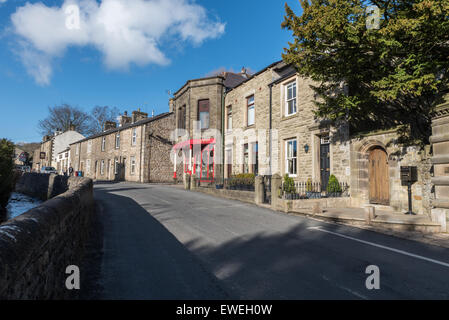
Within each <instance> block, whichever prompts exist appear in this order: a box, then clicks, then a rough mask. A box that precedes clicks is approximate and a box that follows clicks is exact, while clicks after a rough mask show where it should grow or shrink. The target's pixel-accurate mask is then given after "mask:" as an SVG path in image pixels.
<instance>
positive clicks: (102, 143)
mask: <svg viewBox="0 0 449 320" xmlns="http://www.w3.org/2000/svg"><path fill="white" fill-rule="evenodd" d="M105 149H106V137H103V138H102V139H101V151H104V150H105Z"/></svg>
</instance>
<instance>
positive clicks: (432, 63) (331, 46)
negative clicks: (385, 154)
mask: <svg viewBox="0 0 449 320" xmlns="http://www.w3.org/2000/svg"><path fill="white" fill-rule="evenodd" d="M300 4H301V6H302V14H301V15H300V16H296V15H295V13H294V12H293V10H292V9H291V8H290V7H289V6H288V5H286V16H285V21H284V22H283V24H282V27H283V28H286V29H288V30H291V31H292V32H293V37H294V39H293V40H294V41H292V42H291V43H289V47H288V48H286V49H285V54H284V55H283V58H284V61H286V62H287V63H292V64H294V65H295V66H296V68H297V70H298V72H299V74H301V75H303V76H306V77H310V78H311V79H313V80H315V81H316V85H315V86H313V89H314V90H315V92H316V94H317V96H318V97H320V98H321V99H318V101H319V102H317V103H316V104H317V112H316V114H317V116H318V117H321V118H325V119H330V120H333V121H336V122H338V121H339V120H345V121H349V124H350V128H351V130H352V132H354V131H362V130H363V131H366V130H371V129H378V128H392V127H399V128H400V129H401V130H400V133H401V137H402V138H403V141H402V142H409V143H412V142H413V143H417V142H418V143H421V144H426V143H428V138H429V136H430V134H431V132H430V120H431V112H432V108H433V106H434V105H435V102H437V101H436V100H438V99H439V97H440V96H441V94H442V93H443V92H444V91H445V90H447V88H448V74H449V0H414V1H411V0H384V1H383V0H376V1H374V0H372V1H362V0H312V1H310V0H300ZM370 6H371V7H370ZM373 6H375V7H373ZM369 7H370V8H369ZM377 9H378V11H377V12H378V13H379V14H378V15H377V12H376V10H377ZM377 17H379V19H377ZM377 22H378V25H376V24H377Z"/></svg>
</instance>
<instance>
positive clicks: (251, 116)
mask: <svg viewBox="0 0 449 320" xmlns="http://www.w3.org/2000/svg"><path fill="white" fill-rule="evenodd" d="M255 108H256V106H255V103H254V95H252V96H251V97H248V99H247V118H246V119H247V126H248V127H249V126H252V125H253V124H254V123H255V120H256V119H255V116H256V109H255Z"/></svg>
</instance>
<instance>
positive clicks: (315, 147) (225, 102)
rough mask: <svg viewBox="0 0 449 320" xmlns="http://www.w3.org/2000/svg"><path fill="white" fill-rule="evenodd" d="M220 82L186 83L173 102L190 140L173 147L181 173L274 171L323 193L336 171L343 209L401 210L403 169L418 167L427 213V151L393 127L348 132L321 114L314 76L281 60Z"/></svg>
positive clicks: (416, 188)
mask: <svg viewBox="0 0 449 320" xmlns="http://www.w3.org/2000/svg"><path fill="white" fill-rule="evenodd" d="M224 81H225V78H224V77H219V76H218V77H214V78H206V79H198V80H191V81H188V82H187V83H186V84H185V85H184V86H183V87H182V88H181V89H180V90H179V91H178V92H176V93H175V96H174V99H173V100H172V101H171V105H172V108H173V111H174V112H175V114H176V125H177V128H179V129H185V132H184V133H187V135H186V136H187V137H188V139H182V138H181V137H180V138H179V139H178V145H177V146H176V151H177V152H178V161H182V162H183V163H184V170H183V177H185V176H186V175H196V176H197V177H199V178H200V180H202V181H204V182H209V183H213V182H214V181H215V182H216V183H219V182H220V180H221V178H223V177H224V178H229V177H231V176H232V175H235V174H238V173H254V174H256V175H264V176H270V175H272V174H275V173H277V174H280V175H281V176H284V175H285V174H287V175H288V176H290V177H292V178H293V179H294V180H295V181H296V183H297V184H298V185H299V184H302V185H304V184H306V182H307V181H312V183H313V184H314V185H317V186H318V187H319V189H320V190H319V191H326V186H327V184H328V181H329V177H330V175H334V176H335V177H336V178H337V179H338V180H339V182H340V183H342V184H343V185H345V186H349V187H348V188H346V189H345V195H347V196H350V197H348V201H347V205H348V206H355V207H360V206H363V205H367V204H371V205H375V206H378V207H379V208H382V209H386V210H389V209H392V210H400V211H404V210H405V211H406V210H407V206H408V193H407V187H405V186H404V185H403V184H402V183H401V179H400V168H401V166H416V167H417V169H418V181H417V182H416V183H415V184H413V187H412V193H413V199H412V201H413V207H414V210H415V212H417V213H419V214H429V212H430V199H431V198H432V197H433V195H432V190H431V183H430V167H431V164H430V160H429V152H428V151H429V150H428V149H426V150H420V149H419V148H418V147H417V146H411V147H407V148H405V147H403V146H401V145H400V144H399V143H398V141H397V140H398V134H397V132H396V130H395V129H391V130H383V131H382V130H380V131H375V132H357V133H355V132H353V133H351V132H350V130H349V126H348V124H345V123H341V124H338V125H331V123H330V122H329V121H326V120H325V119H318V118H317V117H316V116H315V113H314V111H315V110H316V109H315V108H316V106H315V104H314V101H315V99H316V98H317V97H315V94H314V91H313V90H312V89H311V87H310V86H311V85H312V84H313V81H311V80H310V79H307V78H303V77H300V76H299V75H298V74H297V72H296V71H295V69H294V68H293V67H292V66H290V65H286V64H285V63H284V62H282V61H278V62H274V63H272V64H270V65H268V66H267V67H266V68H264V69H262V70H260V71H259V72H257V73H255V74H254V75H251V76H247V75H246V76H245V77H243V79H240V81H238V82H236V83H234V84H233V85H232V86H226V85H225V84H224ZM344 89H345V88H344V86H342V90H344ZM195 125H196V126H197V127H194V126H195ZM198 126H199V127H198ZM194 129H199V130H197V133H198V132H199V133H202V135H201V134H200V135H197V137H199V138H193V139H192V137H194V136H195V134H194V132H193V131H194ZM210 129H215V130H217V131H219V132H220V133H223V136H224V137H223V141H217V139H216V137H215V136H213V135H212V133H213V132H212V131H210ZM208 130H209V133H208V134H205V133H207V132H208ZM180 136H181V135H180ZM194 146H197V151H196V152H194V151H193V150H194V149H195V148H194ZM181 149H182V150H183V151H182V152H180V151H179V150H181ZM190 150H192V151H190ZM198 150H200V151H198ZM181 158H182V159H181ZM184 160H185V161H184ZM222 163H223V164H224V165H223V166H221V164H222ZM176 168H177V167H175V169H174V170H173V171H175V172H178V170H177V169H176ZM175 175H176V174H175ZM221 181H222V180H221Z"/></svg>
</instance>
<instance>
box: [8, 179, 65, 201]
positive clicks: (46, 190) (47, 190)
mask: <svg viewBox="0 0 449 320" xmlns="http://www.w3.org/2000/svg"><path fill="white" fill-rule="evenodd" d="M68 180H69V177H66V176H58V175H56V174H40V173H24V174H21V176H20V177H19V178H18V181H17V183H16V188H15V191H16V192H19V193H23V194H26V195H27V196H30V197H33V198H37V199H40V200H47V199H51V198H53V197H55V196H57V195H59V194H61V193H64V192H66V191H67V190H68Z"/></svg>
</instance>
